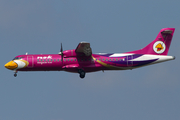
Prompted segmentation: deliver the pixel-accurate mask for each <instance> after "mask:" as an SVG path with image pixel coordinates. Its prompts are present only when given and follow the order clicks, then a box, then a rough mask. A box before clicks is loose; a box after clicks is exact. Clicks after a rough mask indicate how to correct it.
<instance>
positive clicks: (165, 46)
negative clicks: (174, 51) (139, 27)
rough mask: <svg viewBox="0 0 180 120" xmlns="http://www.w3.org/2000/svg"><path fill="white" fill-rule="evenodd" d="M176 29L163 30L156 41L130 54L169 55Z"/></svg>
mask: <svg viewBox="0 0 180 120" xmlns="http://www.w3.org/2000/svg"><path fill="white" fill-rule="evenodd" d="M174 31H175V28H163V29H161V30H160V32H159V34H158V35H157V37H156V39H155V40H154V41H152V42H151V43H150V44H148V45H147V46H146V47H144V48H143V49H141V50H136V51H131V52H128V53H136V54H153V55H167V54H168V51H169V47H170V44H171V40H172V37H173V34H174Z"/></svg>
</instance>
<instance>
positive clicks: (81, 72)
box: [78, 69, 86, 78]
mask: <svg viewBox="0 0 180 120" xmlns="http://www.w3.org/2000/svg"><path fill="white" fill-rule="evenodd" d="M78 73H79V77H80V78H84V77H85V75H86V72H85V71H84V70H83V69H78Z"/></svg>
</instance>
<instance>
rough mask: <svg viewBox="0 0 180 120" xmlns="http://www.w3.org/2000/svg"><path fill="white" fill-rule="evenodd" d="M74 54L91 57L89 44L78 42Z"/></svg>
mask: <svg viewBox="0 0 180 120" xmlns="http://www.w3.org/2000/svg"><path fill="white" fill-rule="evenodd" d="M75 52H76V53H84V54H85V55H86V56H91V55H92V50H91V47H90V43H87V42H80V43H79V45H78V46H77V48H76V50H75Z"/></svg>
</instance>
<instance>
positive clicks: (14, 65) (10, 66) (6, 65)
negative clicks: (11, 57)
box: [4, 61, 18, 70]
mask: <svg viewBox="0 0 180 120" xmlns="http://www.w3.org/2000/svg"><path fill="white" fill-rule="evenodd" d="M4 67H5V68H7V69H10V70H14V69H16V68H17V67H18V65H17V63H15V62H14V61H10V62H8V63H6V64H5V65H4Z"/></svg>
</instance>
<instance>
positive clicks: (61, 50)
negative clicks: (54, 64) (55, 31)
mask: <svg viewBox="0 0 180 120" xmlns="http://www.w3.org/2000/svg"><path fill="white" fill-rule="evenodd" d="M60 52H61V61H62V63H63V47H62V43H61V49H60Z"/></svg>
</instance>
